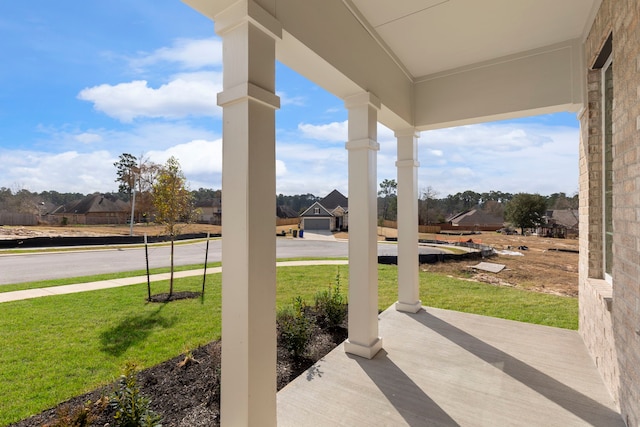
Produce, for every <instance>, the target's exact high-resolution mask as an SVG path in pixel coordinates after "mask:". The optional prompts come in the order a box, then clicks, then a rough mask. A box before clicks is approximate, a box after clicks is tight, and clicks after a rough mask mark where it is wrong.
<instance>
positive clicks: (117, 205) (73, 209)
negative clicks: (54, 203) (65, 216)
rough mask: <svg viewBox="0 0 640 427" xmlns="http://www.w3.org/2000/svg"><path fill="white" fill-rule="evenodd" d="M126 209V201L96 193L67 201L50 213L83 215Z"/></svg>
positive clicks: (124, 210)
mask: <svg viewBox="0 0 640 427" xmlns="http://www.w3.org/2000/svg"><path fill="white" fill-rule="evenodd" d="M128 210H129V204H128V203H127V202H125V201H123V200H120V199H118V198H117V197H114V196H112V195H108V194H100V193H96V194H91V195H89V196H87V197H85V198H84V199H80V200H76V201H73V202H70V203H67V204H66V205H64V206H60V207H59V208H58V209H56V210H55V211H54V212H52V213H54V214H60V213H74V214H81V215H85V214H88V213H97V212H127V211H128Z"/></svg>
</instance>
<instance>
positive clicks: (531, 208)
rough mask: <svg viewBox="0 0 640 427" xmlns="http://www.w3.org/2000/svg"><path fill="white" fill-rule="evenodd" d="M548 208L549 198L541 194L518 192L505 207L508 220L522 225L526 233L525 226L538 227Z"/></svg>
mask: <svg viewBox="0 0 640 427" xmlns="http://www.w3.org/2000/svg"><path fill="white" fill-rule="evenodd" d="M546 210H547V200H546V199H545V197H544V196H541V195H539V194H528V193H518V194H516V195H515V196H513V198H512V199H511V201H509V202H508V203H507V205H506V206H505V208H504V216H505V219H506V220H507V221H509V222H510V223H511V224H513V225H514V226H516V227H520V231H521V233H523V234H524V229H525V228H533V227H537V226H538V225H540V224H541V222H542V217H543V216H544V215H545V213H546Z"/></svg>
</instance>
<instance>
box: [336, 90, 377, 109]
mask: <svg viewBox="0 0 640 427" xmlns="http://www.w3.org/2000/svg"><path fill="white" fill-rule="evenodd" d="M365 105H370V106H372V107H374V108H375V109H376V110H379V109H380V105H381V104H380V99H378V97H377V96H375V95H374V94H373V93H371V92H361V93H357V94H355V95H350V96H347V97H346V98H345V99H344V107H345V108H346V109H350V108H355V107H361V106H365Z"/></svg>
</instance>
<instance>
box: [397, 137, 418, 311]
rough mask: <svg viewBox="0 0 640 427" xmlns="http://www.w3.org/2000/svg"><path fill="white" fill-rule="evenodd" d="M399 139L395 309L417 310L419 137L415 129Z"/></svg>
mask: <svg viewBox="0 0 640 427" xmlns="http://www.w3.org/2000/svg"><path fill="white" fill-rule="evenodd" d="M395 135H396V138H397V139H398V161H397V162H396V167H397V168H398V302H396V310H398V311H406V312H409V313H416V312H417V311H418V310H420V308H421V307H422V301H420V282H419V277H418V266H419V263H418V167H419V166H420V163H418V136H419V134H418V133H417V132H416V130H415V129H414V128H410V129H404V130H401V131H397V132H396V133H395Z"/></svg>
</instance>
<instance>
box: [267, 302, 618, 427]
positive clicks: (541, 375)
mask: <svg viewBox="0 0 640 427" xmlns="http://www.w3.org/2000/svg"><path fill="white" fill-rule="evenodd" d="M380 335H381V336H382V339H383V350H382V351H380V353H378V354H377V355H376V357H375V358H374V359H372V360H366V359H362V358H359V357H357V356H351V355H347V354H345V352H344V349H343V346H342V345H341V346H339V347H337V348H336V349H335V350H333V351H332V352H331V353H329V354H328V355H327V356H326V357H325V358H324V359H322V360H321V361H319V362H318V363H317V364H316V365H315V366H313V367H312V368H311V369H309V370H308V371H307V373H306V374H305V375H302V376H300V377H299V378H297V379H296V380H295V381H293V382H291V383H290V384H289V385H288V386H287V387H285V388H284V389H283V390H281V391H280V392H279V393H278V425H279V426H295V427H301V426H305V427H306V426H350V427H355V426H403V425H408V426H492V427H495V426H509V427H514V426H527V427H529V426H545V427H547V426H558V427H568V426H585V425H590V426H599V427H618V426H620V427H624V423H623V421H622V419H621V417H620V415H619V413H618V412H617V408H616V407H615V405H614V403H613V400H612V398H611V396H610V394H609V393H608V391H607V390H606V388H605V386H604V384H603V382H602V380H601V379H600V376H599V374H598V372H597V371H596V368H595V366H594V364H593V362H592V360H591V358H590V357H589V355H588V354H587V350H586V348H585V347H584V344H583V343H582V339H581V338H580V336H579V335H578V333H577V332H576V331H569V330H565V329H558V328H550V327H546V326H538V325H531V324H528V323H521V322H514V321H510V320H502V319H496V318H491V317H484V316H478V315H473V314H466V313H459V312H455V311H448V310H440V309H434V308H429V307H425V308H424V309H423V310H421V311H420V312H418V313H416V314H406V313H400V312H397V311H395V310H394V309H393V308H391V309H388V310H386V311H385V312H383V313H382V314H381V315H380Z"/></svg>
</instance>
